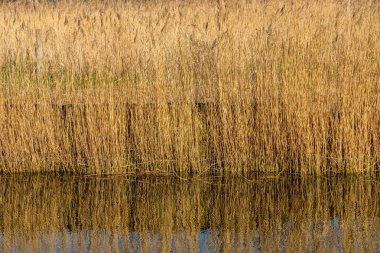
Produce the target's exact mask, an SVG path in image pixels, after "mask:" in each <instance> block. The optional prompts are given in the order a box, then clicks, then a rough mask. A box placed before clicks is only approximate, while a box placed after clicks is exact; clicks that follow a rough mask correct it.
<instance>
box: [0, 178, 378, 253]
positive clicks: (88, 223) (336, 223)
mask: <svg viewBox="0 0 380 253" xmlns="http://www.w3.org/2000/svg"><path fill="white" fill-rule="evenodd" d="M379 186H380V184H379V181H378V180H374V179H365V178H351V179H347V178H345V179H343V178H330V179H323V178H318V179H315V178H314V179H307V180H305V179H304V180H301V179H299V178H292V179H289V178H287V179H285V178H284V179H255V180H245V179H233V180H227V181H215V182H210V181H179V180H177V179H168V178H149V179H139V180H137V179H134V178H123V177H115V178H103V179H100V178H79V177H42V176H30V177H0V191H1V193H0V245H1V247H0V251H1V252H231V251H232V252H380V191H379V189H380V188H379Z"/></svg>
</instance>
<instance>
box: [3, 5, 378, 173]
mask: <svg viewBox="0 0 380 253" xmlns="http://www.w3.org/2000/svg"><path fill="white" fill-rule="evenodd" d="M38 29H39V30H40V32H39V33H40V38H41V39H40V40H39V41H38V43H36V39H35V38H36V30H38ZM379 38H380V5H379V2H378V1H364V0H359V1H338V0H321V1H316V0H315V1H314V0H313V1H279V0H273V1H258V0H257V1H232V0H231V1H227V0H226V1H223V0H220V1H164V0H157V1H149V2H143V1H132V2H127V3H124V2H119V1H110V2H101V1H88V2H81V1H73V2H71V3H66V2H64V1H62V2H61V1H58V2H40V3H39V4H38V5H36V4H34V5H33V4H31V3H29V2H12V3H4V2H2V3H1V4H0V66H1V72H0V73H1V76H0V104H1V106H0V170H1V171H2V172H6V173H13V172H49V171H53V172H72V173H89V174H93V173H96V174H99V173H156V174H160V173H162V174H173V173H174V174H181V175H185V174H195V175H203V174H208V173H210V172H213V173H214V172H218V173H221V174H223V173H248V172H252V171H259V172H275V173H284V174H287V173H301V174H328V173H370V174H375V173H378V172H379V169H378V168H379V166H378V161H379V158H380V135H379V133H380V120H379V115H380V114H379V113H380V104H379V102H380V91H379V84H380V71H379V69H380V42H379V41H380V40H379ZM40 44H41V45H42V48H43V52H41V50H40V49H38V50H36V46H37V45H40ZM38 48H39V46H38ZM36 51H38V57H37V58H38V59H39V60H38V62H37V63H36ZM36 65H37V66H38V68H37V69H36Z"/></svg>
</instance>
